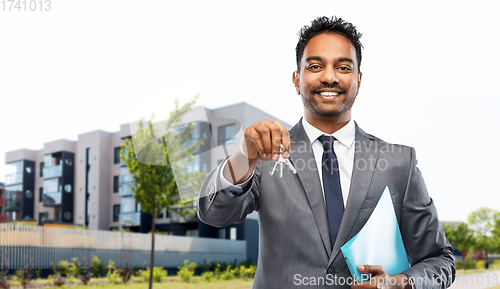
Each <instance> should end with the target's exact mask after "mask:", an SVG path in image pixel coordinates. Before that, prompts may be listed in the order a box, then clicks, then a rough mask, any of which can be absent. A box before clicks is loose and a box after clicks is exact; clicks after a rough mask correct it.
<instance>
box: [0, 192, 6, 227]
mask: <svg viewBox="0 0 500 289" xmlns="http://www.w3.org/2000/svg"><path fill="white" fill-rule="evenodd" d="M4 207H5V185H4V183H0V222H2V221H6V220H7V216H6V215H4Z"/></svg>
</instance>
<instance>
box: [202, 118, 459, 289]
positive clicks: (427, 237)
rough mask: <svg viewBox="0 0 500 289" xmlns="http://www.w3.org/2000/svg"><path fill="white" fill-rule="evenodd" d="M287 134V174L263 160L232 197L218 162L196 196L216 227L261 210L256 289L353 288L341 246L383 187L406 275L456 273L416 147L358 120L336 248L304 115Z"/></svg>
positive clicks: (442, 278)
mask: <svg viewBox="0 0 500 289" xmlns="http://www.w3.org/2000/svg"><path fill="white" fill-rule="evenodd" d="M290 138H291V142H292V144H291V152H290V160H291V162H292V163H293V164H294V166H295V167H296V168H297V171H298V174H297V175H294V174H293V173H292V172H291V171H290V170H288V169H285V170H284V171H283V177H282V178H280V177H279V176H277V175H274V176H270V174H269V172H270V170H271V166H272V165H273V162H272V161H270V162H262V161H260V162H259V163H258V165H257V168H256V169H255V172H254V176H253V180H252V187H251V189H250V190H249V191H247V192H245V193H244V194H242V195H240V196H237V197H234V198H231V197H229V196H227V195H226V194H224V193H219V192H220V190H221V184H220V180H219V174H220V170H221V166H220V165H219V166H218V167H217V168H216V169H214V170H213V171H212V172H211V173H210V174H209V176H208V177H207V178H206V180H205V182H204V184H203V186H202V189H201V191H200V198H199V199H198V216H199V218H200V219H201V220H202V221H203V222H205V223H207V224H209V225H212V226H216V227H223V226H227V225H230V224H232V223H238V222H242V221H243V220H244V219H245V217H246V215H247V214H250V213H251V212H253V211H257V212H258V215H259V257H258V262H257V273H256V276H255V281H254V286H253V287H254V288H264V289H269V288H296V287H298V288H301V287H309V286H310V285H313V284H317V285H318V286H313V287H315V288H349V286H348V285H346V284H345V281H346V280H347V277H350V276H351V275H350V272H349V269H348V267H347V264H346V262H345V261H344V257H343V255H342V252H341V251H340V247H341V246H342V245H343V244H345V243H346V242H347V241H349V240H350V239H351V238H352V237H354V235H356V233H358V231H359V230H360V229H361V228H362V227H363V225H364V224H365V223H366V221H367V220H368V218H369V217H370V215H371V213H372V211H373V209H374V207H375V206H376V204H377V202H378V200H379V198H380V196H381V194H382V192H383V190H384V188H385V187H386V186H388V187H389V189H390V192H391V197H392V201H393V203H394V208H395V212H396V217H397V220H398V223H399V226H400V229H401V234H402V237H403V242H404V245H405V248H406V251H407V255H408V260H409V261H410V263H411V267H410V268H409V269H407V270H405V271H404V273H406V274H407V275H409V276H410V277H412V279H413V280H414V282H417V283H419V284H415V285H414V286H413V287H414V288H445V287H448V286H450V285H451V283H452V282H453V280H454V275H455V268H454V264H455V260H454V258H453V250H452V247H451V246H450V244H449V242H448V240H447V239H446V237H445V234H444V230H443V228H442V226H441V224H440V223H439V221H438V216H437V211H436V208H435V207H434V203H433V201H432V199H431V198H430V197H429V195H428V193H427V189H426V187H425V184H424V180H423V178H422V175H421V173H420V171H419V170H418V169H417V167H416V163H417V161H416V159H415V151H414V149H413V148H410V147H406V146H402V145H394V144H388V143H386V142H384V141H382V140H380V139H378V138H376V137H374V136H372V135H369V134H366V133H365V132H364V131H363V130H361V129H360V128H359V127H358V126H357V125H356V137H355V140H356V141H355V146H356V147H355V149H356V151H355V157H354V167H353V172H352V178H351V188H350V192H349V197H348V200H347V204H346V209H345V212H344V216H343V219H342V223H341V225H340V229H339V233H338V236H337V240H336V242H335V244H334V246H333V248H332V244H331V241H330V232H329V226H328V218H327V214H326V205H325V201H324V199H323V193H322V188H321V184H320V179H319V174H318V172H317V171H316V170H317V166H316V162H315V161H314V156H313V153H312V148H311V145H310V141H309V139H308V137H307V135H306V133H305V131H304V129H303V127H302V123H301V121H299V122H298V124H297V125H295V126H294V127H293V128H292V129H291V130H290ZM373 265H376V264H373ZM438 277H439V278H438ZM424 282H428V283H427V284H423V283H424ZM305 283H308V284H305ZM321 284H325V285H321ZM331 284H333V285H331ZM307 285H309V286H307Z"/></svg>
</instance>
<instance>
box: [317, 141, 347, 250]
mask: <svg viewBox="0 0 500 289" xmlns="http://www.w3.org/2000/svg"><path fill="white" fill-rule="evenodd" d="M318 140H319V141H320V142H321V144H322V145H323V159H322V162H321V167H322V171H323V173H322V176H323V190H324V192H325V200H326V210H327V213H328V222H329V223H330V240H331V241H332V247H333V245H334V244H335V239H337V234H338V232H339V227H340V222H341V221H342V216H343V215H344V199H343V198H342V190H341V189H340V175H339V163H338V161H337V155H336V154H335V151H334V150H333V142H334V141H335V138H334V137H333V136H331V135H322V136H320V137H319V138H318Z"/></svg>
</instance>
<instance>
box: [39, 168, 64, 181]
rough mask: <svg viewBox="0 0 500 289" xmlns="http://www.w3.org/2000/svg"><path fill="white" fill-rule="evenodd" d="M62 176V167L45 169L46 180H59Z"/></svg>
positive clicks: (44, 176)
mask: <svg viewBox="0 0 500 289" xmlns="http://www.w3.org/2000/svg"><path fill="white" fill-rule="evenodd" d="M60 176H62V165H57V166H50V167H45V168H43V178H44V179H51V178H58V177H60Z"/></svg>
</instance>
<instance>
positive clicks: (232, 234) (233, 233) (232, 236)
mask: <svg viewBox="0 0 500 289" xmlns="http://www.w3.org/2000/svg"><path fill="white" fill-rule="evenodd" d="M229 239H230V240H236V227H231V228H230V229H229Z"/></svg>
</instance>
